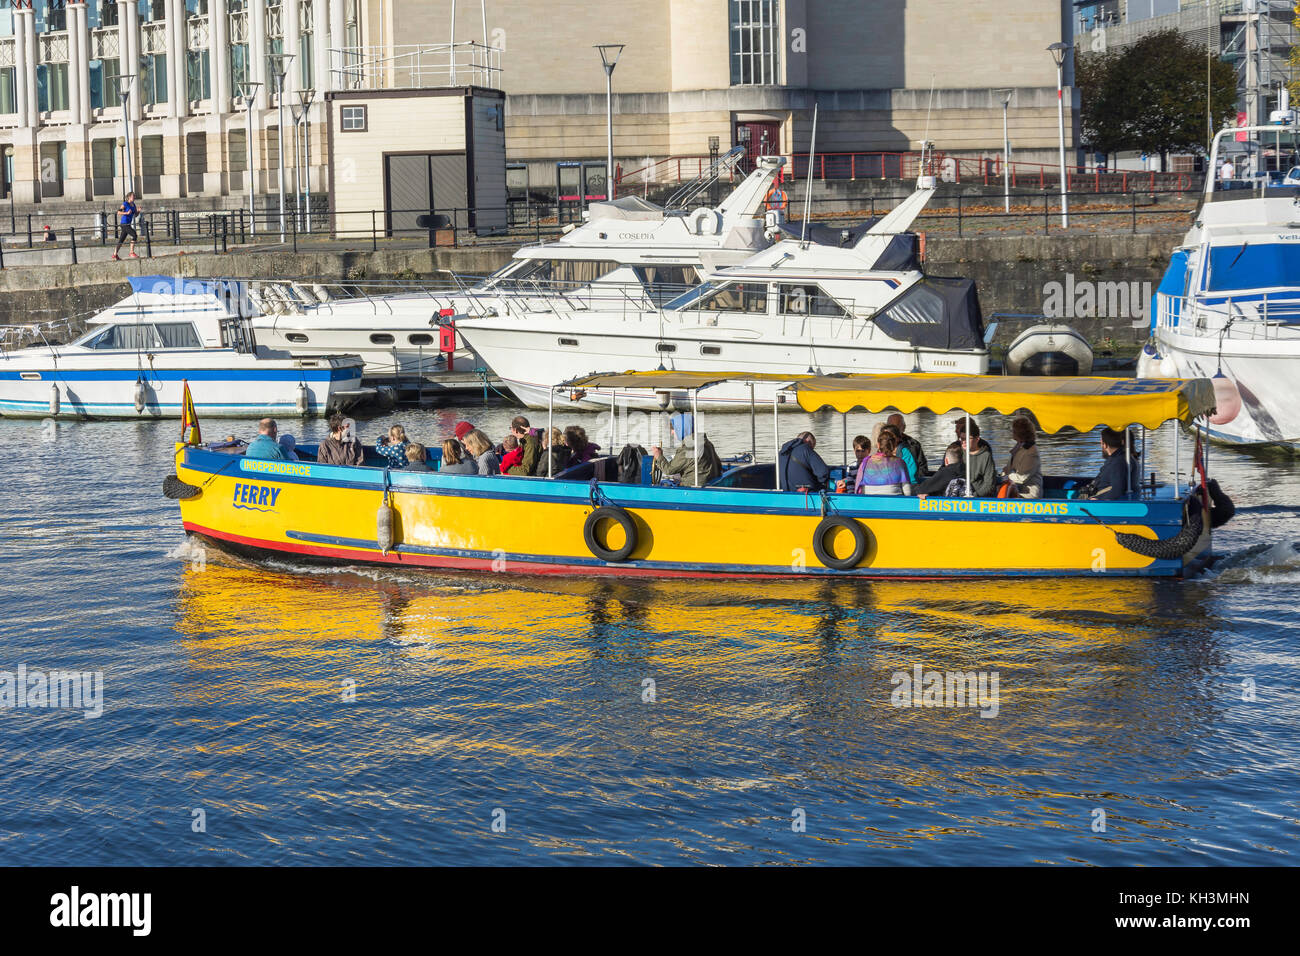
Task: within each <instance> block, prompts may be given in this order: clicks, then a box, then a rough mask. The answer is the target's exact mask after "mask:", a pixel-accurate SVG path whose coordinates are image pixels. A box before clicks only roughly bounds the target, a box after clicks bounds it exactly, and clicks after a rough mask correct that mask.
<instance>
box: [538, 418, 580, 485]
mask: <svg viewBox="0 0 1300 956" xmlns="http://www.w3.org/2000/svg"><path fill="white" fill-rule="evenodd" d="M542 447H543V452H544V453H543V454H542V456H541V457H540V458H538V459H537V474H538V475H539V476H540V477H542V478H545V477H547V476H548V475H558V474H559V473H560V472H562V471H564V469H566V468H568V467H569V465H570V464H572V458H573V452H572V450H571V449H570V448H569V446H568V445H567V444H565V442H564V433H563V432H561V431H560V430H559V429H558V428H552V429H551V431H550V433H549V434H545V433H544V434H543V435H542ZM548 460H549V461H550V462H551V464H550V465H549V466H548V465H547V461H548ZM548 467H549V468H550V471H549V472H548V471H547V468H548Z"/></svg>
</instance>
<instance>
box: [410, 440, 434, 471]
mask: <svg viewBox="0 0 1300 956" xmlns="http://www.w3.org/2000/svg"><path fill="white" fill-rule="evenodd" d="M406 470H407V471H433V469H432V468H430V467H429V449H427V448H425V447H424V446H423V445H421V444H420V443H419V442H418V441H413V442H411V443H410V444H409V445H407V446H406Z"/></svg>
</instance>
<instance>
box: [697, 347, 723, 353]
mask: <svg viewBox="0 0 1300 956" xmlns="http://www.w3.org/2000/svg"><path fill="white" fill-rule="evenodd" d="M700 354H701V355H721V354H722V349H721V348H720V347H719V346H717V345H701V346H700Z"/></svg>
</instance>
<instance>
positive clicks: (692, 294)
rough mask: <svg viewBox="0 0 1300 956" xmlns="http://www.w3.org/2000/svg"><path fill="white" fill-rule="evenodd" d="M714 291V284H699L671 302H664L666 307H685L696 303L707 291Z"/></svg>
mask: <svg viewBox="0 0 1300 956" xmlns="http://www.w3.org/2000/svg"><path fill="white" fill-rule="evenodd" d="M711 291H713V286H711V285H709V284H708V283H707V282H704V283H701V284H700V285H697V286H696V287H695V288H694V289H690V290H688V291H686V292H683V293H682V294H681V295H679V296H678V297H677V298H675V299H673V300H672V301H671V302H666V303H664V308H665V309H685V308H690V307H691V306H693V305H695V303H696V302H698V301H699V300H700V298H701V297H702V296H703V295H704V294H705V293H707V292H711Z"/></svg>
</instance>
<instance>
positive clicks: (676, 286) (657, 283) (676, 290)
mask: <svg viewBox="0 0 1300 956" xmlns="http://www.w3.org/2000/svg"><path fill="white" fill-rule="evenodd" d="M636 275H637V278H638V279H640V280H641V284H642V285H643V286H644V287H645V289H646V291H647V292H649V293H650V295H651V296H653V297H654V298H655V299H656V300H664V299H670V298H673V297H675V296H680V295H681V294H682V293H683V292H686V291H689V290H690V288H691V287H692V286H695V285H698V284H699V281H700V279H699V275H698V274H697V273H696V271H695V269H694V268H693V267H691V266H639V267H638V268H637V269H636Z"/></svg>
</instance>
